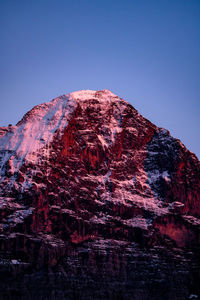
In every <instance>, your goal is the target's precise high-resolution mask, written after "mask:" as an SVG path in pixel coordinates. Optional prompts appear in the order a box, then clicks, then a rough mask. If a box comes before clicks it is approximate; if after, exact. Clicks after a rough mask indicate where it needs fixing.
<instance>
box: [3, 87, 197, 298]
mask: <svg viewBox="0 0 200 300" xmlns="http://www.w3.org/2000/svg"><path fill="white" fill-rule="evenodd" d="M0 176H1V177H0V216H1V219H0V277H1V284H0V294H1V295H2V299H38V300H39V299H61V300H62V299H87V300H88V299H137V300H138V299H139V300H140V299H141V300H143V299H144V300H146V299H161V298H162V299H170V300H171V299H181V300H182V299H198V297H199V293H200V290H199V279H200V276H199V275H200V274H199V273H200V271H199V270H200V268H199V242H200V235H199V232H200V231H199V228H200V220H199V216H200V193H199V188H200V163H199V160H198V159H197V157H196V156H195V155H194V154H193V153H191V152H189V151H188V150H187V149H186V148H185V146H184V145H183V144H182V143H181V142H180V141H179V140H177V139H175V138H173V137H172V136H171V135H170V133H169V131H167V130H166V129H163V128H159V127H157V126H155V125H154V124H152V123H151V122H150V121H148V120H147V119H145V118H144V117H143V116H141V115H140V114H139V113H138V112H137V110H136V109H134V108H133V107H132V106H131V105H130V104H129V103H128V102H126V101H124V100H123V99H121V98H119V97H118V96H116V95H114V94H113V93H112V92H110V91H109V90H103V91H91V90H85V91H78V92H74V93H71V94H68V95H63V96H61V97H58V98H56V99H53V100H52V101H51V102H48V103H44V104H41V105H38V106H35V107H34V108H33V109H32V110H30V111H29V112H28V113H26V114H25V115H24V117H23V118H22V120H21V121H20V122H18V123H17V125H16V126H12V125H9V126H8V127H0Z"/></svg>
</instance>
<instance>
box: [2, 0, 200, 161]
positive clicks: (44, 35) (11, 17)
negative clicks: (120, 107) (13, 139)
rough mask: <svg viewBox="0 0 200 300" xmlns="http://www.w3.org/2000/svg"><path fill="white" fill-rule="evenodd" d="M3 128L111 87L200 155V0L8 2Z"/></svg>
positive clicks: (4, 29)
mask: <svg viewBox="0 0 200 300" xmlns="http://www.w3.org/2000/svg"><path fill="white" fill-rule="evenodd" d="M0 37H1V47H0V66H1V68H0V107H1V109H0V126H3V125H5V126H7V125H8V124H9V123H12V124H15V123H17V122H18V121H19V120H20V119H21V118H22V116H23V114H24V113H26V112H27V111H28V110H30V109H31V108H32V107H33V106H34V105H37V104H40V103H42V102H46V101H49V100H51V99H53V98H55V97H57V96H59V95H62V94H66V93H70V92H73V91H77V90H82V89H92V90H102V89H109V90H111V91H112V92H113V93H115V94H117V95H119V96H120V97H122V98H124V99H125V100H127V101H129V102H130V103H131V104H132V105H133V106H134V107H135V108H136V109H138V110H139V112H140V113H141V114H142V115H143V116H144V117H146V118H148V119H149V120H150V121H152V122H153V123H155V124H156V125H157V126H161V127H165V128H167V129H168V130H170V132H171V134H172V135H173V136H174V137H176V138H179V139H181V141H182V142H183V143H184V144H185V145H186V147H187V148H188V149H189V150H190V151H192V152H194V153H196V154H197V155H198V157H199V158H200V139H199V128H200V121H199V114H200V101H199V95H200V82H199V81H200V68H199V66H200V1H199V0H168V1H165V0H163V1H162V0H152V1H149V0H143V1H141V0H124V1H121V0H120V1H119V0H115V1H114V0H101V1H94V0H93V1H92V0H90V1H89V0H84V1H80V0H79V1H76V0H73V1H72V0H68V1H66V0H57V1H55V0H54V1H53V0H48V1H47V0H42V1H41V0H34V1H33V0H32V1H27V0H18V1H15V0H6V1H0Z"/></svg>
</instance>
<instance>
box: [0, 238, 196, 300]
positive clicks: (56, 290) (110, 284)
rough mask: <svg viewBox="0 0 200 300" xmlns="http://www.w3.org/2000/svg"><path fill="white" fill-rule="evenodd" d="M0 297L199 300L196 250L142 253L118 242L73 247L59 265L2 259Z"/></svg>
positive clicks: (134, 247) (155, 250) (90, 243)
mask: <svg viewBox="0 0 200 300" xmlns="http://www.w3.org/2000/svg"><path fill="white" fill-rule="evenodd" d="M0 275H1V286H0V294H1V299H7V300H10V299H16V300H18V299H23V300H25V299H30V300H34V299H37V300H43V299H49V300H57V299H59V300H64V299H66V300H67V299H87V300H89V299H95V300H96V299H105V300H108V299H126V300H128V299H134V300H148V299H151V300H154V299H155V300H156V299H157V300H159V299H163V300H164V299H166V300H173V299H177V300H178V299H180V300H183V299H199V298H198V294H199V292H200V289H199V279H200V277H199V267H198V261H197V257H195V256H194V254H192V257H191V252H184V251H180V249H179V250H178V249H177V250H176V249H173V252H172V251H171V253H170V251H169V250H168V251H166V250H165V249H164V248H163V247H160V248H159V247H158V246H157V247H155V248H152V249H145V250H144V249H142V248H140V247H139V246H138V245H136V244H135V243H131V244H130V243H127V242H122V241H116V240H98V241H96V242H92V241H91V242H85V243H83V244H82V245H81V246H80V245H79V246H72V245H69V246H68V248H67V250H66V254H65V256H64V258H62V260H61V261H60V263H59V264H58V265H56V266H55V267H49V266H48V267H45V266H44V267H42V269H39V268H38V267H37V266H35V267H34V266H33V265H31V264H29V263H22V260H18V261H15V260H12V263H11V260H9V259H7V260H5V259H4V260H2V261H1V269H0Z"/></svg>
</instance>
